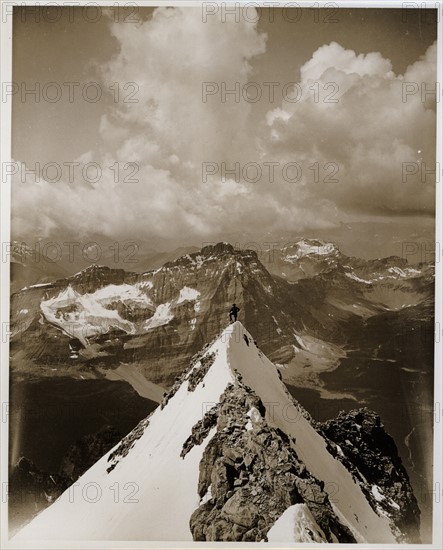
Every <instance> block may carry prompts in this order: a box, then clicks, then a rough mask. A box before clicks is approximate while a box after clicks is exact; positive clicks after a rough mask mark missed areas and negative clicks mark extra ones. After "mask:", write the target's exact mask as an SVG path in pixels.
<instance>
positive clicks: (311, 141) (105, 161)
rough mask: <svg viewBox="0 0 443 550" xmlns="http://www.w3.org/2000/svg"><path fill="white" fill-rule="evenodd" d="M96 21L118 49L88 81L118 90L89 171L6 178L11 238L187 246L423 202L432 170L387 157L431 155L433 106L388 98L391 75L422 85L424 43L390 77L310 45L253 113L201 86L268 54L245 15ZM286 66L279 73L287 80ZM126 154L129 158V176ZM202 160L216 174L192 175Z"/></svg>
mask: <svg viewBox="0 0 443 550" xmlns="http://www.w3.org/2000/svg"><path fill="white" fill-rule="evenodd" d="M110 29H111V32H112V34H113V36H114V37H115V39H116V40H117V43H118V46H119V48H118V53H117V54H116V55H115V56H114V57H113V58H111V59H110V60H109V61H108V63H106V64H105V65H104V66H102V67H101V68H100V74H101V78H102V79H103V82H104V83H105V84H106V85H107V86H110V85H112V84H113V83H114V82H119V83H120V84H121V88H120V92H121V96H120V97H121V101H120V102H119V103H118V104H113V105H112V107H111V108H108V110H107V112H105V113H104V114H103V116H102V117H101V122H100V126H99V128H98V136H99V143H98V146H97V150H96V151H89V152H86V153H85V155H83V156H82V159H80V160H81V161H82V162H97V163H99V164H100V166H101V167H102V177H101V179H100V181H98V182H91V181H82V179H81V178H80V179H79V178H76V179H75V180H74V181H67V179H66V178H64V179H63V180H62V181H58V182H57V183H50V182H48V181H45V180H44V179H41V180H40V182H39V183H37V184H30V182H29V180H27V181H26V182H24V183H23V182H21V180H20V177H19V176H17V177H16V179H15V181H14V184H13V230H14V232H15V233H16V234H18V235H21V236H24V237H26V236H35V235H40V236H42V237H43V236H44V237H48V236H50V235H51V234H53V233H54V232H57V231H58V232H59V231H64V232H65V233H66V232H67V233H69V232H71V233H73V234H75V235H79V234H80V235H85V236H87V235H88V234H92V233H94V234H97V233H101V234H103V235H105V236H108V237H112V238H116V239H119V238H121V239H122V238H131V239H137V238H140V239H147V238H150V237H153V238H154V237H155V238H157V237H163V238H165V239H171V240H174V239H177V238H180V239H181V238H183V237H184V236H186V238H189V239H190V240H191V239H195V238H202V239H204V238H209V237H211V236H213V235H222V234H223V233H224V232H229V233H233V232H235V231H243V230H245V229H247V230H248V231H249V232H250V233H254V231H255V232H257V233H261V232H263V231H265V230H266V231H280V230H281V231H283V230H288V229H290V230H293V231H302V230H303V229H305V228H312V227H328V226H331V225H334V224H337V223H339V222H341V221H349V220H352V219H355V217H356V213H357V216H358V215H366V214H367V215H370V214H374V213H375V214H378V213H380V214H381V213H386V212H391V213H397V214H402V213H404V212H412V211H426V212H429V213H431V212H432V211H433V200H434V186H433V185H432V181H431V178H430V177H428V178H427V181H426V182H424V183H423V182H421V181H420V170H417V172H418V173H417V174H413V175H411V176H409V177H408V178H407V179H406V181H402V163H404V162H416V161H417V162H420V163H422V164H427V166H428V167H429V166H431V165H432V163H433V162H435V138H434V136H435V104H433V102H432V98H431V99H429V98H426V101H425V102H424V101H422V98H421V95H420V93H416V94H414V95H410V96H409V97H408V98H407V101H402V84H403V83H404V82H409V81H413V82H419V83H421V82H430V83H433V82H435V80H436V76H435V71H436V46H435V45H434V46H432V47H431V48H429V50H428V51H427V53H426V55H425V56H424V57H423V58H422V59H420V60H417V61H416V62H415V63H414V64H413V65H411V66H410V67H408V69H407V71H406V72H405V74H404V75H396V74H394V72H393V69H392V64H391V62H390V61H389V60H388V59H385V58H383V56H382V55H381V54H380V53H377V52H374V53H369V54H366V55H363V54H357V53H356V52H354V51H351V50H346V49H344V48H343V47H342V46H340V45H339V44H337V43H335V42H333V43H331V44H328V45H324V46H322V47H321V48H319V49H318V50H317V51H315V52H313V54H312V57H311V59H309V60H308V61H307V62H306V63H305V64H304V65H303V66H302V67H301V68H300V75H301V76H300V82H299V84H298V86H297V89H298V92H301V93H299V94H298V95H299V97H298V98H297V101H295V102H294V101H290V100H287V101H283V102H282V104H281V105H279V106H278V107H276V108H275V109H273V110H271V111H269V112H268V113H267V114H266V115H265V116H262V115H260V118H259V119H258V118H257V111H256V110H254V109H253V108H252V105H251V104H250V103H247V102H245V101H239V102H236V101H232V99H231V100H229V99H228V100H227V101H226V102H222V101H220V96H218V97H219V100H218V101H210V100H209V98H208V101H204V100H203V98H202V84H204V83H212V84H213V85H215V86H216V87H218V89H220V87H221V86H222V85H223V86H226V88H227V89H233V88H234V87H235V86H236V85H237V83H238V84H239V85H240V86H242V85H243V84H246V83H247V82H248V81H249V80H251V79H252V78H254V76H256V75H255V74H254V70H253V67H254V60H255V59H256V58H258V57H259V56H261V55H262V54H263V53H264V52H265V51H266V48H267V37H266V35H265V34H263V33H261V32H260V31H259V29H258V28H257V26H256V24H254V23H250V22H247V21H240V22H235V20H234V19H231V20H229V19H228V20H227V21H225V22H222V21H221V20H220V19H219V18H217V17H215V16H214V17H211V18H208V20H207V22H205V23H203V22H202V20H201V11H200V10H199V9H189V8H183V9H179V8H157V9H156V10H155V11H154V12H153V15H152V17H151V18H150V19H149V20H147V21H144V22H142V23H140V24H138V25H132V24H131V25H125V24H116V23H112V22H111V23H110ZM298 69H299V67H296V66H294V67H289V68H288V73H290V74H288V81H289V80H293V78H291V77H292V74H296V72H297V70H298ZM129 82H134V83H136V87H137V93H135V94H134V96H131V95H129V94H130V93H131V92H132V91H133V90H134V88H131V87H128V88H126V89H124V88H123V85H124V83H129ZM124 98H126V99H127V100H128V99H131V98H132V99H135V100H136V101H135V102H128V101H123V99H124ZM115 163H117V164H118V165H119V167H120V174H119V178H117V180H116V178H115V171H114V172H113V171H112V170H111V169H110V167H112V166H115ZM128 163H129V164H131V163H134V164H135V165H136V166H137V171H136V173H135V174H133V175H132V176H133V177H132V178H131V177H129V176H130V172H129V168H130V167H129V168H128V166H127V165H128ZM205 163H213V166H215V167H216V168H215V169H214V171H213V173H211V171H209V172H208V173H207V174H206V176H207V177H203V174H202V170H203V168H202V167H204V166H205ZM222 163H225V166H226V172H227V173H226V174H225V175H224V174H223V165H222ZM236 164H237V165H239V167H238V169H237V168H235V166H236ZM248 164H254V165H257V166H258V167H259V170H260V172H261V173H260V175H259V176H258V177H257V178H254V176H253V175H251V172H246V171H245V166H246V165H248ZM299 169H301V171H300V170H299ZM411 171H412V170H411ZM233 173H234V174H235V175H233ZM253 173H254V166H252V174H253ZM126 176H128V177H126ZM245 176H246V177H245ZM336 180H338V181H336Z"/></svg>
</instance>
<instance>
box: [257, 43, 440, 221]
mask: <svg viewBox="0 0 443 550" xmlns="http://www.w3.org/2000/svg"><path fill="white" fill-rule="evenodd" d="M300 73H301V81H300V83H299V86H300V92H299V97H300V100H299V101H297V102H295V103H294V102H290V101H285V102H283V104H282V106H281V107H279V108H278V109H275V110H273V111H272V112H270V113H268V116H267V121H268V125H269V128H270V131H269V140H270V143H271V144H272V148H271V150H272V155H273V156H279V155H280V156H282V157H284V158H287V159H290V158H293V159H294V160H297V161H299V162H300V163H301V164H302V165H304V166H307V165H309V164H310V163H315V162H317V163H319V166H320V167H322V166H325V165H326V164H327V163H334V164H335V165H336V166H337V168H338V173H337V174H336V177H335V178H333V179H337V180H338V181H337V182H335V183H328V181H327V180H328V178H327V176H326V175H324V177H325V181H323V184H322V185H321V184H320V185H317V186H311V187H310V191H309V195H311V197H312V200H313V201H315V198H316V197H318V198H325V199H329V200H331V201H333V202H334V203H335V205H336V206H337V207H338V208H340V209H342V210H349V209H354V210H356V211H358V212H360V213H362V214H365V213H367V214H374V213H375V214H377V213H379V214H381V213H388V212H391V213H397V214H402V213H407V212H414V211H415V212H418V211H421V212H428V213H432V212H433V210H434V190H435V175H434V177H432V175H431V174H426V172H425V171H426V170H432V169H433V168H435V125H436V115H435V96H434V97H433V98H432V96H431V95H430V96H428V97H426V98H424V97H423V96H422V94H421V88H422V84H423V86H425V85H427V86H428V88H429V89H430V88H431V87H433V86H434V84H435V81H436V44H434V45H432V46H431V47H430V48H429V49H428V51H427V52H426V54H425V56H424V57H423V58H422V59H420V60H419V61H417V62H416V63H414V64H413V65H411V66H410V67H408V69H407V70H406V72H405V74H404V75H395V74H394V73H393V71H392V66H391V63H390V61H389V60H388V59H384V58H383V57H382V56H381V55H380V54H379V53H369V54H367V55H362V54H360V55H357V54H356V53H355V52H354V51H351V50H345V49H344V48H343V47H342V46H340V45H339V44H337V43H335V42H332V43H331V44H329V45H326V46H322V47H321V48H319V49H318V50H317V51H316V52H314V54H313V56H312V58H311V59H310V60H309V61H308V62H306V63H305V64H304V65H303V66H302V67H301V71H300ZM406 85H408V86H409V87H408V88H406V87H405V86H406ZM406 90H409V91H410V93H409V94H405V91H406ZM424 99H426V101H424ZM320 183H321V178H320Z"/></svg>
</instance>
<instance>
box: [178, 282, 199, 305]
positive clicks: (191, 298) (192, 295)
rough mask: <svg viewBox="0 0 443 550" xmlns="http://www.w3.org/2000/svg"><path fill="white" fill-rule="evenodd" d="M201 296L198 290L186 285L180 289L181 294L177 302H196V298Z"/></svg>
mask: <svg viewBox="0 0 443 550" xmlns="http://www.w3.org/2000/svg"><path fill="white" fill-rule="evenodd" d="M199 297H200V292H199V291H198V290H195V289H194V288H190V287H188V286H184V287H183V288H182V289H181V290H180V296H179V297H178V300H177V304H181V303H183V302H195V300H198V298H199Z"/></svg>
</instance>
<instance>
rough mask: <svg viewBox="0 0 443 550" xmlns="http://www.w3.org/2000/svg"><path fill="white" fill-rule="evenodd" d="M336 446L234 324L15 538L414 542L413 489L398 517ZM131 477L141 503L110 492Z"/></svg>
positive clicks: (387, 502)
mask: <svg viewBox="0 0 443 550" xmlns="http://www.w3.org/2000/svg"><path fill="white" fill-rule="evenodd" d="M289 411H290V414H289ZM378 428H380V425H378ZM337 447H338V443H337V444H334V443H332V442H331V441H330V440H329V439H325V437H324V436H322V435H321V433H320V432H319V431H318V430H316V429H315V426H314V423H313V422H312V420H311V418H310V417H309V415H308V414H307V413H306V412H305V411H304V410H303V409H302V408H301V407H300V405H298V404H297V403H296V402H294V401H293V399H292V397H291V396H290V394H289V393H288V391H287V390H286V388H285V386H284V384H283V383H282V381H281V379H280V376H279V373H278V371H277V369H276V368H275V366H274V365H273V364H272V363H271V362H270V361H269V360H268V359H267V358H266V356H265V355H264V354H263V353H262V352H261V351H260V349H258V348H257V347H256V345H255V343H254V340H253V338H252V337H251V335H250V334H249V333H248V332H247V331H246V330H245V329H244V327H243V326H242V325H241V323H240V322H237V323H235V324H234V325H231V326H229V327H228V328H227V329H225V330H224V331H223V332H222V334H221V335H220V337H219V338H218V339H217V340H216V341H215V342H213V343H212V344H211V345H208V346H206V347H205V348H204V349H203V350H202V352H201V353H200V354H199V355H198V356H197V357H196V358H195V359H194V361H193V362H192V363H191V366H190V368H189V370H188V372H187V373H186V374H185V375H183V378H182V381H181V383H177V386H176V387H175V388H173V389H172V390H171V392H170V393H169V395H167V396H165V399H164V401H163V403H162V405H161V407H159V408H157V409H156V410H155V411H154V412H153V413H152V414H151V415H150V416H149V417H148V418H146V419H145V420H143V421H142V422H141V423H140V424H139V426H137V427H136V428H135V429H134V430H133V432H131V433H130V434H129V435H128V436H126V437H125V438H124V439H123V440H122V441H121V442H120V443H119V444H117V445H116V446H115V447H114V448H113V449H111V451H109V452H108V453H107V454H106V455H104V456H103V457H102V458H101V459H100V460H99V461H98V462H97V463H96V464H95V465H94V466H92V468H90V470H88V471H87V472H86V473H85V474H84V475H83V476H82V477H81V478H80V479H79V482H78V483H79V484H78V486H76V487H75V491H77V498H76V497H75V493H72V491H69V490H68V491H66V492H65V493H64V494H63V495H62V496H61V497H60V498H59V499H58V500H57V501H56V502H55V503H54V504H53V505H52V506H50V507H49V508H48V509H46V510H45V511H43V512H41V513H40V514H39V515H38V516H37V517H36V518H34V520H32V521H31V522H30V523H29V524H28V525H27V526H25V527H24V528H23V529H22V530H21V531H20V532H19V533H18V534H17V535H16V536H15V537H14V538H15V540H17V541H26V540H39V539H45V540H49V539H53V540H54V539H59V540H65V539H69V540H82V539H90V540H171V541H173V540H178V541H186V540H191V539H192V538H193V539H194V540H231V541H241V540H246V541H248V540H249V541H260V540H270V541H271V542H272V541H276V542H277V541H282V540H283V541H285V542H367V543H371V542H374V543H383V542H384V543H389V542H391V543H392V542H415V541H416V540H417V531H418V519H417V517H415V519H414V520H411V521H412V524H410V525H408V528H407V529H403V530H401V529H400V525H402V524H401V519H402V518H404V517H409V516H408V515H407V514H408V513H409V512H410V510H409V509H408V506H411V503H410V502H409V503H408V501H407V500H406V496H408V497H409V498H411V495H412V490H411V491H410V494H409V493H408V494H407V495H404V496H405V500H404V501H402V502H401V505H402V506H404V509H403V510H401V513H400V516H401V518H400V519H399V517H398V515H396V514H393V513H392V502H391V501H390V500H388V498H387V497H384V498H382V497H383V495H381V491H382V490H381V489H380V487H379V486H378V484H375V482H377V481H378V477H377V475H378V474H377V470H375V471H374V478H373V479H372V483H374V485H373V486H372V494H375V495H377V498H375V497H374V498H372V499H371V498H370V497H369V498H368V495H367V494H365V492H364V491H363V490H362V487H361V481H360V482H359V480H357V479H356V477H355V476H354V475H353V474H352V469H351V468H349V469H348V468H346V467H345V465H344V462H342V461H341V460H338V459H337V458H336V456H334V454H335V455H336V454H337ZM332 448H334V451H332V450H331V449H332ZM388 454H389V453H388ZM393 455H394V456H393V457H392V459H393V461H394V462H395V458H396V457H395V453H393ZM347 458H348V460H350V458H349V456H348V457H347ZM395 466H396V464H394V467H395ZM399 475H403V479H402V481H403V482H404V483H405V487H406V489H407V490H409V488H410V487H409V484H408V480H407V475H406V473H405V472H401V471H399ZM128 483H129V484H135V486H136V488H137V492H136V494H135V496H136V497H137V498H136V499H131V498H129V499H123V496H122V497H121V498H118V499H115V492H114V491H113V490H110V488H111V487H114V488H115V486H116V484H118V486H119V487H122V488H123V487H125V486H126V485H125V484H128ZM91 484H95V485H96V486H97V485H98V487H99V488H100V499H98V500H97V499H92V500H94V502H91V501H90V502H88V501H87V500H88V499H85V498H82V497H81V495H82V494H83V495H84V494H85V488H87V487H88V486H89V485H91ZM379 484H380V486H382V485H383V483H382V481H380V482H379ZM337 487H338V488H339V490H338V491H337ZM380 495H381V496H380ZM398 496H403V495H402V493H401V492H400V493H399V495H398ZM414 500H415V499H414V497H413V495H412V503H413V501H414ZM393 504H394V508H395V510H397V508H400V506H399V505H398V504H397V503H395V502H393ZM67 518H68V519H67ZM288 518H289V519H288Z"/></svg>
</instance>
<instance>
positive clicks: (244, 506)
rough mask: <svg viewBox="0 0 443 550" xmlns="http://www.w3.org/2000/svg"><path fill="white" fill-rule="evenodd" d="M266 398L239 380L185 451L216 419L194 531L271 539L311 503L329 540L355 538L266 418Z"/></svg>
mask: <svg viewBox="0 0 443 550" xmlns="http://www.w3.org/2000/svg"><path fill="white" fill-rule="evenodd" d="M264 415H265V407H264V405H263V403H262V402H261V400H260V399H259V398H258V397H257V396H256V395H255V394H254V393H253V392H252V390H251V389H249V388H248V387H247V386H245V385H244V384H243V383H242V382H241V381H239V380H237V381H236V382H235V385H231V386H228V387H227V389H226V390H225V392H224V394H223V395H222V396H221V399H220V403H219V405H218V406H217V407H215V408H214V409H212V410H211V411H210V412H209V413H208V414H206V415H205V417H204V418H203V421H202V422H201V423H198V424H197V425H196V426H194V429H193V434H192V436H191V438H189V440H188V441H186V442H185V444H184V448H183V453H182V456H184V455H185V454H186V452H188V450H189V449H190V448H192V447H191V446H192V445H193V444H199V442H201V441H202V440H203V438H204V437H206V435H207V434H208V433H209V430H210V429H211V427H213V426H214V424H215V417H216V418H217V425H216V427H217V431H216V434H215V435H214V436H213V437H212V439H211V440H210V441H209V443H208V445H207V446H206V448H205V451H204V453H203V457H202V460H201V462H200V475H199V484H198V493H199V495H200V497H201V499H202V501H201V505H200V506H199V508H197V510H195V512H194V513H193V514H192V517H191V520H190V528H191V532H192V535H193V538H194V540H196V541H252V542H255V541H256V542H259V541H266V540H267V532H268V531H269V529H270V528H271V527H272V525H273V524H274V523H275V522H276V520H277V519H278V518H279V517H280V516H281V515H282V513H283V512H284V511H285V510H286V509H287V508H288V507H289V506H291V505H293V504H296V503H306V504H307V506H308V507H309V509H310V511H311V513H312V515H313V517H314V518H315V520H316V522H317V524H318V525H319V527H320V528H321V530H322V531H323V534H324V540H325V542H334V541H336V540H339V541H340V542H355V540H354V538H353V536H352V534H351V532H350V531H349V529H348V528H347V527H345V526H344V525H343V524H342V523H340V522H339V521H338V519H337V517H336V515H335V513H334V512H333V509H332V507H331V504H330V502H329V498H328V495H327V493H326V492H325V491H324V487H323V483H322V482H321V481H319V480H317V479H315V478H314V477H313V476H312V475H310V474H309V472H308V471H307V470H306V468H305V466H304V464H303V463H302V462H301V461H300V460H299V458H298V456H297V454H296V452H295V450H294V448H293V443H294V442H293V441H291V440H290V439H289V438H288V436H287V435H286V434H284V433H283V432H282V431H280V430H279V429H276V428H274V427H272V426H270V425H268V423H267V422H266V420H265V419H264Z"/></svg>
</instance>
